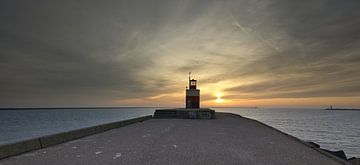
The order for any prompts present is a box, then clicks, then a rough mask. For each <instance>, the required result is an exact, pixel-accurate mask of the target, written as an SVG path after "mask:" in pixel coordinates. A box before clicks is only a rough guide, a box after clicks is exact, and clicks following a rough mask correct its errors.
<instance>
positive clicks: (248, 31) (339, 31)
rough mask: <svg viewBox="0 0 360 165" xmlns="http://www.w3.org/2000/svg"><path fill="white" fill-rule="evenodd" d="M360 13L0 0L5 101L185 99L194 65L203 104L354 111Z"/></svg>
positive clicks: (344, 8) (276, 4)
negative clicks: (348, 108)
mask: <svg viewBox="0 0 360 165" xmlns="http://www.w3.org/2000/svg"><path fill="white" fill-rule="evenodd" d="M359 18H360V1H359V0H346V1H339V0H316V1H313V0H303V1H289V0H151V1H148V0H119V1H115V0H114V1H111V0H102V1H91V0H90V1H82V0H71V1H70V0H69V1H67V0H62V1H53V0H34V1H28V0H23V1H22V0H2V1H1V2H0V20H1V26H0V106H1V107H56V106H183V105H184V99H185V86H186V85H187V83H188V82H187V81H188V73H189V72H192V77H193V78H195V79H197V80H198V87H199V88H200V93H201V101H202V102H201V106H259V107H264V106H265V107H266V106H270V107H272V106H295V107H296V106H299V107H302V106H310V107H326V106H329V105H334V106H348V107H360V30H359V29H360V19H359ZM216 99H218V100H219V99H220V100H222V101H223V102H222V101H221V102H220V101H219V102H216V101H215V100H216Z"/></svg>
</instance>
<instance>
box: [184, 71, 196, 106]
mask: <svg viewBox="0 0 360 165" xmlns="http://www.w3.org/2000/svg"><path fill="white" fill-rule="evenodd" d="M190 75H191V72H190V73H189V87H186V102H185V104H186V109H194V108H195V109H196V108H200V90H199V89H196V85H197V81H196V80H195V79H191V77H190Z"/></svg>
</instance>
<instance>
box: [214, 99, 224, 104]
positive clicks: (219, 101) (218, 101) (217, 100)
mask: <svg viewBox="0 0 360 165" xmlns="http://www.w3.org/2000/svg"><path fill="white" fill-rule="evenodd" d="M215 102H216V103H223V102H225V100H224V99H216V100H215Z"/></svg>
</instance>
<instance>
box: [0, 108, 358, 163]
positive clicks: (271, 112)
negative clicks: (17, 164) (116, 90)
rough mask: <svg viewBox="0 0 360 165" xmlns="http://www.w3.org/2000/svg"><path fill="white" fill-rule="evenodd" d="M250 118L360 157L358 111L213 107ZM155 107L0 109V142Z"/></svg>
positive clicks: (122, 117) (138, 113)
mask: <svg viewBox="0 0 360 165" xmlns="http://www.w3.org/2000/svg"><path fill="white" fill-rule="evenodd" d="M214 109H215V110H217V111H223V112H232V113H236V114H239V115H242V116H244V117H248V118H252V119H255V120H258V121H261V122H263V123H266V124H268V125H270V126H272V127H275V128H277V129H279V130H281V131H283V132H286V133H288V134H291V135H293V136H295V137H298V138H300V139H302V140H306V141H314V142H316V143H318V144H320V145H321V147H322V148H325V149H329V150H344V151H345V153H346V154H347V156H348V157H351V156H356V157H359V156H360V130H359V126H360V111H326V110H320V109H241V108H214ZM154 110H155V108H116V109H48V110H46V109H41V110H35V109H34V110H6V111H0V144H5V143H12V142H16V141H20V140H24V139H29V138H34V137H39V136H43V135H49V134H53V133H58V132H63V131H68V130H73V129H78V128H83V127H89V126H93V125H98V124H102V123H108V122H113V121H119V120H125V119H130V118H134V117H138V116H143V115H151V114H153V112H154Z"/></svg>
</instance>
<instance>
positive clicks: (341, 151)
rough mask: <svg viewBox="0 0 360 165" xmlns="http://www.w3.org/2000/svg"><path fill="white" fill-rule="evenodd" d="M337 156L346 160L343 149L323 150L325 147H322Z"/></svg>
mask: <svg viewBox="0 0 360 165" xmlns="http://www.w3.org/2000/svg"><path fill="white" fill-rule="evenodd" d="M322 150H324V151H326V152H328V153H330V154H332V155H334V156H336V157H338V158H341V159H344V160H347V158H346V155H345V152H344V151H343V150H339V151H329V150H325V149H322Z"/></svg>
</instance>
